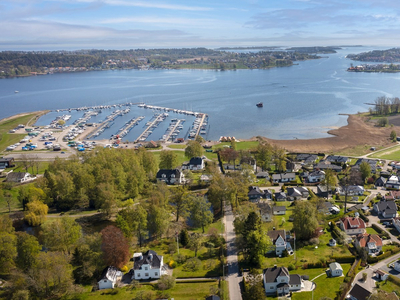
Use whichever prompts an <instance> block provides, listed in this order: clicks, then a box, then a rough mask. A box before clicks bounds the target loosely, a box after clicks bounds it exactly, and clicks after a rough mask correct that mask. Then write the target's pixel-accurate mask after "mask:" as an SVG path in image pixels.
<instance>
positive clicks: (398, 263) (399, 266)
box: [393, 260, 400, 272]
mask: <svg viewBox="0 0 400 300" xmlns="http://www.w3.org/2000/svg"><path fill="white" fill-rule="evenodd" d="M393 269H395V270H396V271H397V272H400V260H398V261H396V262H395V263H394V265H393Z"/></svg>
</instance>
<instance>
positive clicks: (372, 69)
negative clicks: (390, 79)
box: [347, 64, 400, 73]
mask: <svg viewBox="0 0 400 300" xmlns="http://www.w3.org/2000/svg"><path fill="white" fill-rule="evenodd" d="M347 71H348V72H366V73H398V72H400V65H398V64H377V65H370V64H364V65H360V66H353V64H352V65H351V66H350V68H348V69H347Z"/></svg>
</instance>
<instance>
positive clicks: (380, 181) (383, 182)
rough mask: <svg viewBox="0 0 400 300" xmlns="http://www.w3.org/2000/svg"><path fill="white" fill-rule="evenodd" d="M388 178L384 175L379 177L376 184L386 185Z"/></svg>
mask: <svg viewBox="0 0 400 300" xmlns="http://www.w3.org/2000/svg"><path fill="white" fill-rule="evenodd" d="M386 181H387V179H386V178H384V177H382V176H381V177H379V178H378V179H377V180H375V186H385V184H386Z"/></svg>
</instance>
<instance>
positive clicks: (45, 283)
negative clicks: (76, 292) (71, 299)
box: [27, 252, 73, 299]
mask: <svg viewBox="0 0 400 300" xmlns="http://www.w3.org/2000/svg"><path fill="white" fill-rule="evenodd" d="M27 279H28V280H27V282H28V286H29V287H30V290H31V292H32V294H33V295H35V296H36V297H37V298H39V299H45V298H59V297H60V296H61V295H63V294H65V293H66V292H67V291H69V290H70V289H71V288H72V285H73V280H72V266H71V265H70V264H69V263H68V256H67V255H65V254H62V253H60V252H40V253H39V254H38V256H37V258H36V259H35V263H34V264H33V266H32V267H31V268H30V269H29V270H28V272H27Z"/></svg>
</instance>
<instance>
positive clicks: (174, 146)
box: [167, 144, 186, 149]
mask: <svg viewBox="0 0 400 300" xmlns="http://www.w3.org/2000/svg"><path fill="white" fill-rule="evenodd" d="M167 147H168V148H171V149H185V148H186V145H182V144H172V145H168V146H167Z"/></svg>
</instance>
